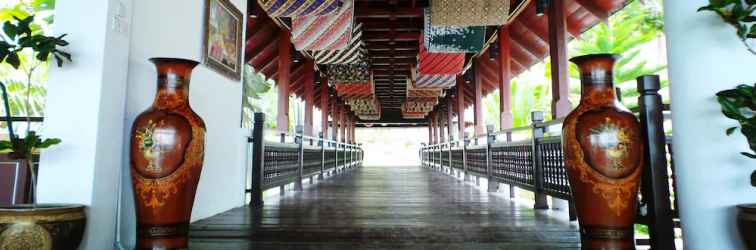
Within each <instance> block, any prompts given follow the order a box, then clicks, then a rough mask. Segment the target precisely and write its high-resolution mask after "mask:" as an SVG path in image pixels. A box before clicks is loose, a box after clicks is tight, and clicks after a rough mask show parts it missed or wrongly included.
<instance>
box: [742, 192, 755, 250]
mask: <svg viewBox="0 0 756 250" xmlns="http://www.w3.org/2000/svg"><path fill="white" fill-rule="evenodd" d="M738 231H740V238H741V239H743V243H745V245H746V247H747V248H748V249H750V250H756V203H753V204H743V205H738Z"/></svg>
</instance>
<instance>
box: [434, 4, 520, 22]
mask: <svg viewBox="0 0 756 250" xmlns="http://www.w3.org/2000/svg"><path fill="white" fill-rule="evenodd" d="M509 7H510V3H509V0H431V1H430V9H431V14H432V15H433V25H435V26H498V25H503V24H506V22H507V20H508V19H509Z"/></svg>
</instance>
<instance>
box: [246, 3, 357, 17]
mask: <svg viewBox="0 0 756 250" xmlns="http://www.w3.org/2000/svg"><path fill="white" fill-rule="evenodd" d="M257 2H258V3H259V4H260V7H262V9H263V10H265V12H267V13H268V15H269V16H271V17H300V16H321V15H327V14H332V13H336V12H337V11H339V9H340V8H341V5H342V4H343V1H342V0H258V1H257Z"/></svg>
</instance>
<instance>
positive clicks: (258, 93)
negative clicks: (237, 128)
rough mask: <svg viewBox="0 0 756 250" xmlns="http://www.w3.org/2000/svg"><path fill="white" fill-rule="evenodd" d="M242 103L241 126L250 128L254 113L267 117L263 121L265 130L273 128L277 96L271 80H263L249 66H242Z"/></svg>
mask: <svg viewBox="0 0 756 250" xmlns="http://www.w3.org/2000/svg"><path fill="white" fill-rule="evenodd" d="M243 78H244V79H243V82H244V101H243V112H244V114H243V115H244V118H243V121H244V122H243V123H244V124H243V125H244V126H245V127H252V117H253V115H254V113H255V112H263V113H265V114H267V115H268V119H266V120H265V127H266V128H275V127H276V121H275V119H274V117H275V116H274V115H273V114H275V112H276V104H277V103H276V100H277V98H278V97H277V95H276V91H272V90H274V88H273V85H274V84H275V83H274V82H273V80H269V79H265V76H264V75H262V74H261V73H257V72H255V69H254V68H252V66H250V65H245V66H244V77H243Z"/></svg>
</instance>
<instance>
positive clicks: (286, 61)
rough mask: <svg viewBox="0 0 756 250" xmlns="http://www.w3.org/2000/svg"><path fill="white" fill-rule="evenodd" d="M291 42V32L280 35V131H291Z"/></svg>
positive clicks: (278, 123) (277, 117)
mask: <svg viewBox="0 0 756 250" xmlns="http://www.w3.org/2000/svg"><path fill="white" fill-rule="evenodd" d="M290 48H291V42H290V36H289V32H287V31H284V30H282V31H281V32H279V35H278V81H276V82H277V83H278V115H277V116H276V125H277V126H278V131H280V132H288V131H289V80H290V79H289V78H290V74H291V49H290Z"/></svg>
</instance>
